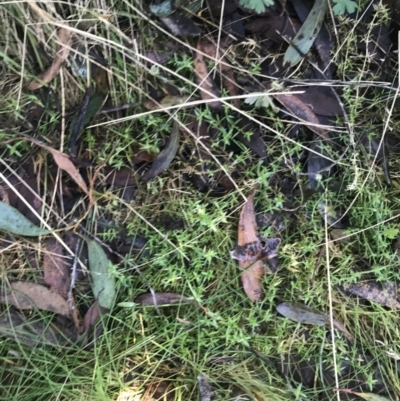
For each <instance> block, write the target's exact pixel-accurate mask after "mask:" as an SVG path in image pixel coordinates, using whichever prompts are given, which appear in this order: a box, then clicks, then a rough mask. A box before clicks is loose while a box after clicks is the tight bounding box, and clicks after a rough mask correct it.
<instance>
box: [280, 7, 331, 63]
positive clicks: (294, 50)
mask: <svg viewBox="0 0 400 401" xmlns="http://www.w3.org/2000/svg"><path fill="white" fill-rule="evenodd" d="M327 4H328V1H327V0H316V2H315V3H314V6H313V8H312V10H311V12H310V14H309V16H308V17H307V19H306V20H305V21H304V24H303V25H302V27H301V28H300V30H299V31H298V32H297V34H296V36H295V38H294V39H293V41H292V44H291V45H290V46H289V48H288V49H287V50H286V53H285V57H284V62H285V64H286V63H289V64H290V65H291V66H295V65H296V64H298V63H299V62H300V60H301V59H302V58H303V57H304V56H305V55H306V54H307V53H308V51H309V50H310V48H311V46H312V45H313V43H314V41H315V38H316V37H317V35H318V32H319V31H320V29H321V26H322V24H323V22H324V17H325V12H326V7H327Z"/></svg>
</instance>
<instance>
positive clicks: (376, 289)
mask: <svg viewBox="0 0 400 401" xmlns="http://www.w3.org/2000/svg"><path fill="white" fill-rule="evenodd" d="M341 288H342V289H343V291H344V292H346V293H348V294H352V295H357V296H359V297H361V298H364V299H367V300H368V301H373V302H377V303H378V304H381V305H383V306H387V307H389V308H392V309H400V302H399V301H398V299H397V298H398V290H397V287H396V284H395V283H391V282H381V283H378V282H376V281H361V282H359V283H354V284H345V285H343V286H341Z"/></svg>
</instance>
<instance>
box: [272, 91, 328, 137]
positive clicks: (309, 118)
mask: <svg viewBox="0 0 400 401" xmlns="http://www.w3.org/2000/svg"><path fill="white" fill-rule="evenodd" d="M274 97H275V99H276V100H277V101H278V102H279V103H281V104H282V105H283V106H284V107H285V108H286V109H288V110H289V111H290V112H291V113H293V114H294V115H295V116H296V117H298V119H299V120H300V121H304V122H307V123H309V124H307V127H308V128H309V129H310V130H311V131H313V132H315V133H316V134H317V135H319V136H320V137H321V138H323V139H327V140H329V134H328V131H327V130H326V129H324V128H321V127H320V125H321V123H320V121H319V120H318V117H317V116H316V115H315V114H314V112H313V111H312V110H311V108H310V107H309V106H307V105H306V104H305V103H304V102H303V101H302V100H300V98H298V97H297V96H296V95H279V96H274Z"/></svg>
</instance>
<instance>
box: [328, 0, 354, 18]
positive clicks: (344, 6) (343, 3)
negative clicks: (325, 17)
mask: <svg viewBox="0 0 400 401" xmlns="http://www.w3.org/2000/svg"><path fill="white" fill-rule="evenodd" d="M332 1H333V2H334V3H335V5H334V6H333V7H332V10H333V12H334V13H335V15H341V14H344V13H345V12H346V10H347V12H348V13H349V14H353V13H354V11H356V9H357V3H356V2H355V1H353V0H332Z"/></svg>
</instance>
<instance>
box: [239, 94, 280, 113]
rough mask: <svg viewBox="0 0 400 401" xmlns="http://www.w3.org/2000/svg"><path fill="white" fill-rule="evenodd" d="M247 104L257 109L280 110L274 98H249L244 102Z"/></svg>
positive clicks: (267, 96)
mask: <svg viewBox="0 0 400 401" xmlns="http://www.w3.org/2000/svg"><path fill="white" fill-rule="evenodd" d="M244 102H245V103H246V104H250V105H254V107H255V108H256V109H261V108H263V107H265V108H267V109H269V108H271V109H272V110H274V111H277V110H278V108H277V107H276V106H275V104H274V102H273V99H272V96H270V95H265V96H249V97H247V98H246V100H245V101H244Z"/></svg>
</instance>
